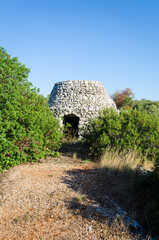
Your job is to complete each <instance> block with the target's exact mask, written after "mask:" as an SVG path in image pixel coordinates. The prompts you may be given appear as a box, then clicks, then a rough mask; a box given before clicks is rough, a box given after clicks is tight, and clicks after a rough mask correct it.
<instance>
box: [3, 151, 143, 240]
mask: <svg viewBox="0 0 159 240" xmlns="http://www.w3.org/2000/svg"><path fill="white" fill-rule="evenodd" d="M100 171H101V170H100V169H98V167H97V166H96V165H95V164H94V163H90V162H89V163H88V162H86V161H85V162H84V161H81V160H78V159H76V157H74V158H72V157H69V156H66V155H63V154H61V156H60V158H52V157H50V158H48V159H46V160H44V161H43V162H41V163H31V164H25V165H20V166H16V167H14V168H12V169H10V170H8V171H5V172H4V173H3V174H1V175H0V176H1V177H0V239H1V240H9V239H12V240H13V239H15V240H18V239H24V240H31V239H43V240H44V239H57V240H58V239H68V240H69V239H70V240H71V239H75V240H76V239H81V240H82V239H83V240H86V239H91V240H97V239H111V240H113V239H127V240H128V239H142V238H139V237H138V236H137V235H135V233H130V231H129V230H128V228H127V227H126V226H125V225H124V223H123V221H122V220H121V219H120V218H119V217H118V215H117V210H116V208H115V206H114V205H113V204H112V202H111V201H109V198H108V197H107V192H106V188H105V184H106V182H105V181H103V179H102V174H101V172H100ZM107 184H109V185H110V186H111V183H110V182H108V183H107ZM112 184H113V183H112Z"/></svg>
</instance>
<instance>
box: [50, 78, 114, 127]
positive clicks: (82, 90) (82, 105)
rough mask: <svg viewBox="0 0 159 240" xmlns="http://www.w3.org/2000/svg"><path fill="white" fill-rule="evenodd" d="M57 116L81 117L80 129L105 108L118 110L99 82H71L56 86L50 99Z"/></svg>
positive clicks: (60, 83) (59, 83) (51, 106)
mask: <svg viewBox="0 0 159 240" xmlns="http://www.w3.org/2000/svg"><path fill="white" fill-rule="evenodd" d="M49 105H50V108H51V109H53V110H54V114H55V116H58V117H64V116H69V115H70V116H77V117H79V129H80V128H81V127H83V126H84V125H86V124H87V123H88V121H89V119H91V118H95V117H97V116H98V113H99V111H100V110H102V109H103V108H105V107H108V108H110V107H112V108H114V109H116V105H115V103H114V101H113V100H112V98H111V97H110V96H109V95H108V94H107V92H106V90H105V88H104V85H103V84H102V83H101V82H98V81H88V80H69V81H63V82H58V83H56V84H55V85H54V88H53V90H52V92H51V95H50V99H49Z"/></svg>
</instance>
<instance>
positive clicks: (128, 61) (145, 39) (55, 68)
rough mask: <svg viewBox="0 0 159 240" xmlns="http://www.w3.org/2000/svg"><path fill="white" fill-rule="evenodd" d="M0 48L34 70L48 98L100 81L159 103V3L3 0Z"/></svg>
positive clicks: (0, 4)
mask: <svg viewBox="0 0 159 240" xmlns="http://www.w3.org/2000/svg"><path fill="white" fill-rule="evenodd" d="M0 8H1V14H0V45H1V46H2V47H4V48H5V49H6V50H7V52H8V53H9V54H11V56H12V57H14V56H17V57H18V59H19V61H20V62H22V63H25V64H26V66H27V67H29V68H31V73H30V76H29V81H31V82H32V83H33V85H34V86H36V87H38V88H40V90H41V93H42V94H43V95H45V96H47V95H48V94H50V92H51V90H52V88H53V86H54V84H55V83H56V82H58V81H65V80H75V79H80V80H97V81H101V82H103V84H104V86H105V88H106V90H107V92H108V93H109V94H110V95H111V94H112V93H114V92H115V91H116V90H119V89H121V90H123V89H125V88H127V87H128V88H131V89H132V91H133V92H134V94H135V98H136V99H142V98H146V99H150V100H159V0H43V1H42V0H23V1H22V0H14V1H13V0H0Z"/></svg>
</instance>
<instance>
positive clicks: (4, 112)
mask: <svg viewBox="0 0 159 240" xmlns="http://www.w3.org/2000/svg"><path fill="white" fill-rule="evenodd" d="M28 74H29V69H28V68H26V66H25V65H24V64H21V63H20V62H19V61H18V59H17V58H11V56H10V55H8V54H7V53H6V51H5V50H4V49H3V48H2V47H0V169H1V170H2V169H8V168H9V167H11V166H15V165H17V164H20V163H21V162H26V161H35V160H37V159H39V158H43V157H44V156H46V155H48V154H57V153H56V151H57V150H58V148H59V146H60V139H61V131H60V128H59V122H58V121H57V120H56V119H55V118H54V117H53V113H52V112H51V111H50V109H49V107H48V99H46V98H45V97H43V96H42V95H39V94H38V91H37V90H36V89H35V88H32V84H31V83H30V82H28V80H27V78H28Z"/></svg>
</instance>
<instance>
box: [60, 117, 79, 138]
mask: <svg viewBox="0 0 159 240" xmlns="http://www.w3.org/2000/svg"><path fill="white" fill-rule="evenodd" d="M63 123H64V125H65V126H67V125H69V126H68V127H67V130H66V132H65V134H66V136H67V137H73V138H74V137H76V138H77V137H78V125H79V117H77V116H76V115H74V114H70V115H65V116H64V121H63Z"/></svg>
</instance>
